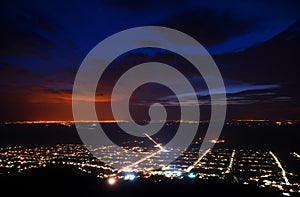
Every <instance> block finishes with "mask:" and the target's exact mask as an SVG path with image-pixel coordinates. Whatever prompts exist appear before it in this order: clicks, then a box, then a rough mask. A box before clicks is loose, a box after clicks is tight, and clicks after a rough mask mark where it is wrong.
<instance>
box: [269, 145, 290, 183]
mask: <svg viewBox="0 0 300 197" xmlns="http://www.w3.org/2000/svg"><path fill="white" fill-rule="evenodd" d="M269 153H270V155H272V157H273V158H274V160H275V162H276V164H277V166H278V167H279V168H280V169H281V174H282V178H283V179H284V182H285V183H286V184H287V185H289V184H290V182H289V180H288V178H287V177H286V172H285V170H284V169H283V167H282V165H281V163H280V161H279V160H278V158H277V157H276V155H275V154H274V153H273V152H272V151H270V152H269Z"/></svg>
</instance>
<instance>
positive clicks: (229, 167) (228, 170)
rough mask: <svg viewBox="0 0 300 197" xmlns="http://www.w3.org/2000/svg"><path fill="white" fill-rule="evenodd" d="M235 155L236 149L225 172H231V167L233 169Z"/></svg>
mask: <svg viewBox="0 0 300 197" xmlns="http://www.w3.org/2000/svg"><path fill="white" fill-rule="evenodd" d="M234 156H235V150H233V151H232V154H231V157H230V162H229V165H228V167H227V170H226V172H225V173H230V171H231V169H232V165H233V161H234Z"/></svg>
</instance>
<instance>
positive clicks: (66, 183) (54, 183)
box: [0, 165, 280, 197]
mask: <svg viewBox="0 0 300 197" xmlns="http://www.w3.org/2000/svg"><path fill="white" fill-rule="evenodd" d="M0 180H1V182H0V183H1V188H3V190H6V191H7V192H8V193H9V194H10V195H11V196H19V195H23V196H124V195H125V196H141V195H146V194H147V196H148V195H158V196H161V195H167V196H178V195H185V196H186V195H197V196H221V195H223V196H224V195H228V196H275V197H276V196H280V195H279V193H277V192H275V191H273V190H266V189H264V190H261V189H259V188H256V187H255V186H249V185H240V184H235V183H229V182H212V181H203V180H198V179H197V180H190V179H183V180H182V179H179V180H170V179H164V178H163V179H162V181H161V182H158V183H155V182H154V181H153V180H151V179H136V180H133V181H131V182H127V181H118V182H117V184H116V185H113V186H109V185H108V184H107V183H106V180H102V179H98V178H96V177H95V176H92V175H89V174H85V173H84V172H81V171H80V170H78V169H77V168H76V167H72V166H58V165H57V166H48V167H45V168H40V169H32V170H28V171H26V172H24V173H22V174H15V175H6V176H1V177H0Z"/></svg>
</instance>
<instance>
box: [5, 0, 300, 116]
mask: <svg viewBox="0 0 300 197" xmlns="http://www.w3.org/2000/svg"><path fill="white" fill-rule="evenodd" d="M0 10H1V11H0V24H1V31H0V43H1V45H0V91H1V97H0V121H15V120H72V104H71V102H72V100H71V99H72V87H73V82H74V79H75V75H76V72H77V70H78V68H79V66H80V64H81V62H82V61H83V59H84V58H85V56H86V55H87V54H88V52H89V51H90V50H91V49H92V48H93V47H94V46H95V45H96V44H98V43H99V42H100V41H102V40H103V39H105V38H106V37H108V36H110V35H112V34H114V33H117V32H119V31H122V30H125V29H127V28H133V27H138V26H145V25H155V26H165V27H170V28H174V29H177V30H180V31H182V32H184V33H186V34H188V35H190V36H192V37H193V38H195V39H196V40H198V41H199V42H200V43H201V44H202V45H203V46H204V47H205V48H206V49H207V50H208V52H209V53H210V54H211V55H212V57H213V58H214V60H215V62H216V64H217V66H218V67H219V69H220V72H221V74H222V76H223V78H224V82H225V85H226V92H227V97H228V111H227V119H228V120H231V119H271V120H286V119H300V113H299V111H300V91H299V84H300V83H299V82H300V77H299V72H298V71H299V70H300V69H298V67H299V66H300V50H299V44H300V2H299V1H297V0H295V1H261V0H260V1H220V2H217V1H214V2H211V1H198V2H197V1H188V0H185V1H181V0H173V1H148V2H146V1H136V0H134V1H122V0H112V1H109V0H107V1H106V0H103V1H89V2H85V1H77V0H75V1H30V0H29V1H1V6H0ZM153 60H156V61H161V62H165V63H168V64H170V65H172V66H174V67H178V68H179V69H185V66H186V65H185V63H184V60H182V59H180V57H177V56H176V54H172V53H170V52H168V51H163V50H156V49H143V50H137V51H132V52H129V53H127V54H125V55H123V56H122V57H119V58H118V59H117V60H116V61H114V62H113V63H112V65H110V68H109V69H108V71H107V72H108V73H110V75H107V77H106V80H108V81H109V76H112V77H113V76H114V75H118V74H120V73H121V70H122V69H118V65H119V64H121V63H120V62H122V65H125V66H126V65H133V64H137V63H142V62H147V61H153ZM116 68H117V69H116ZM114 72H115V73H114ZM188 77H189V80H190V81H193V83H195V84H197V83H198V82H199V84H200V81H201V79H198V78H197V77H195V76H194V75H193V74H190V76H188ZM109 85H110V84H109V82H107V89H109ZM151 89H152V90H153V91H152V93H153V94H155V95H156V96H157V97H159V98H160V99H161V100H163V101H164V104H165V105H169V106H172V103H174V99H173V98H172V95H169V94H168V92H167V91H165V90H164V91H160V87H156V86H151V85H150V87H148V90H151ZM196 89H197V88H196ZM148 92H149V91H148ZM97 93H98V94H97V99H96V100H97V104H96V106H97V109H98V110H100V111H101V110H102V113H103V110H106V108H107V106H109V99H108V96H107V95H106V93H107V92H106V90H105V88H104V89H100V90H98V92H97ZM146 93H147V91H146ZM139 94H140V93H139V92H137V93H136V95H135V96H136V97H137V96H139ZM153 94H152V96H153ZM197 94H198V98H199V103H200V108H201V107H203V109H204V111H205V110H206V109H207V108H209V102H208V101H209V95H208V93H207V91H205V90H204V89H203V88H202V86H201V85H199V88H198V89H197ZM141 97H143V98H142V99H140V100H139V101H141V100H143V99H144V100H147V99H149V98H150V97H151V95H148V96H147V94H146V95H144V96H142V95H141V94H140V98H141ZM162 98H164V99H162ZM150 99H152V98H150ZM145 105H147V104H145ZM139 106H141V105H139ZM141 107H142V108H143V106H141ZM135 110H137V109H135ZM104 114H107V115H106V116H104V118H103V119H111V115H110V113H109V112H106V111H104ZM202 118H203V119H206V117H205V116H204V117H202Z"/></svg>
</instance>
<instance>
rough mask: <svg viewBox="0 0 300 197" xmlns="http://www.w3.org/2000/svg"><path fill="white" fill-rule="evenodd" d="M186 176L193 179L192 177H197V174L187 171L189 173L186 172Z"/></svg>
mask: <svg viewBox="0 0 300 197" xmlns="http://www.w3.org/2000/svg"><path fill="white" fill-rule="evenodd" d="M188 177H189V178H191V179H194V178H196V177H197V175H196V174H194V173H189V174H188Z"/></svg>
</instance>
